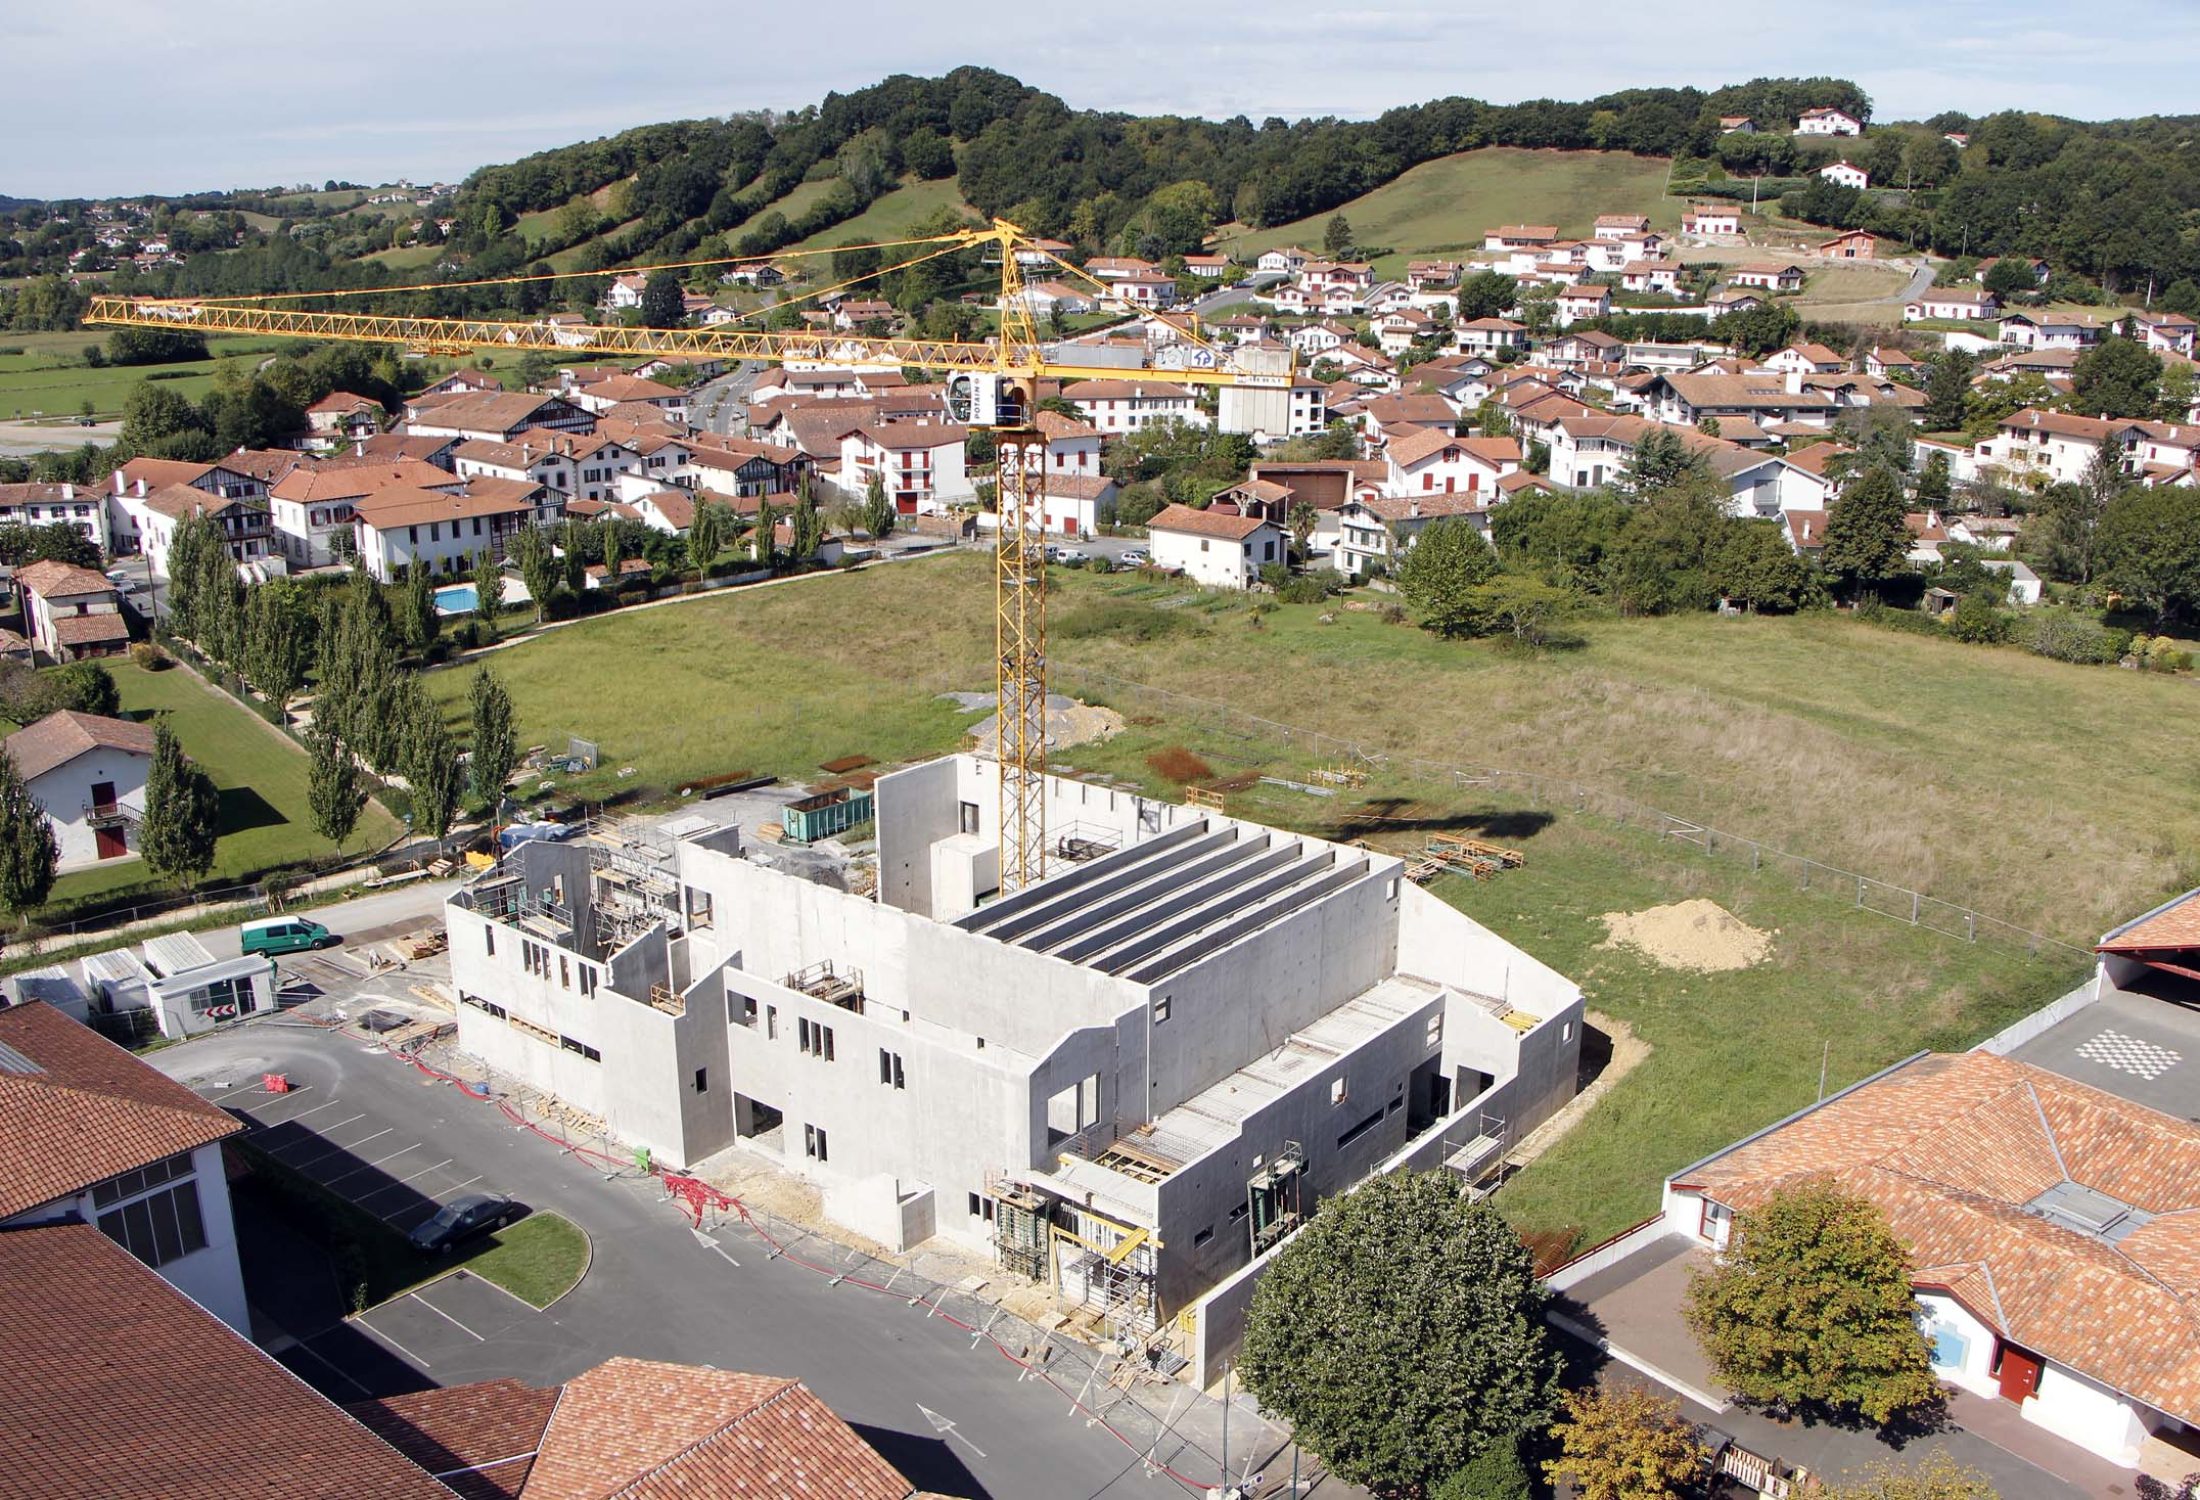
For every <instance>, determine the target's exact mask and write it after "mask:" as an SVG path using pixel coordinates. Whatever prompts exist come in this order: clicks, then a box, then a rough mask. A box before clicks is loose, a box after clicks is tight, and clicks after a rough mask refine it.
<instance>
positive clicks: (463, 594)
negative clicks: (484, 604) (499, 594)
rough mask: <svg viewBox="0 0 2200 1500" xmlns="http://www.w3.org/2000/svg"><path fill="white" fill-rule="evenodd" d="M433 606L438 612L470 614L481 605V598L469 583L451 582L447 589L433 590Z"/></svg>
mask: <svg viewBox="0 0 2200 1500" xmlns="http://www.w3.org/2000/svg"><path fill="white" fill-rule="evenodd" d="M435 607H436V612H437V613H438V614H445V615H470V614H472V613H473V612H474V611H475V610H476V609H478V608H480V607H481V598H480V596H479V595H477V594H476V593H475V592H474V586H473V585H472V584H470V583H459V584H453V585H452V586H451V587H449V588H447V589H437V590H436V591H435Z"/></svg>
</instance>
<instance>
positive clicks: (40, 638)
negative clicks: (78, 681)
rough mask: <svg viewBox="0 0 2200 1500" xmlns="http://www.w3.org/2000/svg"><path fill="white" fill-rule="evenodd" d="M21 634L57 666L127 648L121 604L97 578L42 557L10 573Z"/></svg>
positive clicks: (112, 589)
mask: <svg viewBox="0 0 2200 1500" xmlns="http://www.w3.org/2000/svg"><path fill="white" fill-rule="evenodd" d="M15 594H16V601H17V603H18V604H20V605H21V606H22V611H23V627H24V629H23V633H24V634H25V635H27V636H29V637H30V640H31V644H32V645H33V646H35V647H37V648H38V649H39V650H40V651H43V652H45V653H46V655H48V656H49V657H51V658H53V659H54V660H55V661H57V662H66V661H77V660H79V659H81V658H83V657H87V656H113V655H114V654H115V653H117V652H119V651H121V650H122V649H123V648H125V647H126V646H128V645H129V644H130V627H129V626H128V624H126V623H125V622H124V620H123V618H122V600H121V598H120V597H119V596H118V595H117V594H116V593H115V586H114V585H113V584H112V583H110V582H108V581H107V579H106V577H105V576H104V575H103V574H99V573H94V572H93V571H92V570H91V569H90V568H80V567H77V566H76V565H75V564H73V563H65V562H58V561H56V560H54V559H52V558H45V559H42V560H40V561H38V562H34V563H25V564H24V565H23V566H22V567H20V568H17V569H16V570H15Z"/></svg>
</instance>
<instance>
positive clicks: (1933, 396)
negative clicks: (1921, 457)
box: [1918, 349, 1971, 432]
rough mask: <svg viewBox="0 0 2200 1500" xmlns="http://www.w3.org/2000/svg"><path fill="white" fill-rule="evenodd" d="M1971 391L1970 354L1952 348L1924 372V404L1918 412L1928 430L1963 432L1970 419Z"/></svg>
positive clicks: (1919, 418) (1920, 419)
mask: <svg viewBox="0 0 2200 1500" xmlns="http://www.w3.org/2000/svg"><path fill="white" fill-rule="evenodd" d="M1970 394H1971V356H1970V355H1968V354H1966V353H1964V352H1963V351H1962V350H1960V349H1949V350H1947V351H1945V352H1943V353H1942V354H1941V355H1940V356H1939V357H1938V358H1937V359H1935V360H1934V361H1933V362H1932V365H1931V366H1930V368H1928V369H1927V371H1926V374H1925V405H1924V407H1923V408H1922V409H1921V410H1920V411H1919V413H1918V420H1919V421H1921V422H1922V423H1923V424H1924V426H1925V430H1926V431H1927V432H1960V431H1961V430H1962V429H1963V424H1964V422H1965V421H1966V420H1968V418H1969V415H1970V408H1969V406H1968V405H1967V404H1966V401H1967V398H1968V397H1969V396H1970Z"/></svg>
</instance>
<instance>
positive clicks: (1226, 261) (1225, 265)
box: [1184, 255, 1230, 281]
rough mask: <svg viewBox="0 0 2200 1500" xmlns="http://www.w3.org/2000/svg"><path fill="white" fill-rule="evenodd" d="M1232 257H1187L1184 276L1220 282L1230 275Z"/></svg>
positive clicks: (1185, 258)
mask: <svg viewBox="0 0 2200 1500" xmlns="http://www.w3.org/2000/svg"><path fill="white" fill-rule="evenodd" d="M1229 270H1230V257H1229V256H1227V255H1187V256H1185V257H1184V274H1185V275H1187V276H1198V277H1201V278H1203V279H1205V280H1208V281H1215V280H1219V279H1220V278H1221V277H1223V276H1226V275H1228V274H1229Z"/></svg>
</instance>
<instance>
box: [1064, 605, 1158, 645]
mask: <svg viewBox="0 0 2200 1500" xmlns="http://www.w3.org/2000/svg"><path fill="white" fill-rule="evenodd" d="M1190 626H1191V621H1189V620H1187V619H1185V618H1184V616H1183V615H1182V614H1180V613H1176V612H1172V611H1170V610H1165V609H1155V608H1153V607H1152V606H1150V605H1145V604H1138V603H1134V602H1133V601H1131V600H1128V599H1109V600H1094V601H1092V602H1091V603H1087V604H1080V605H1079V606H1077V608H1075V609H1073V610H1071V611H1070V612H1069V613H1068V614H1066V615H1064V616H1062V618H1061V619H1059V620H1057V621H1054V622H1053V623H1052V624H1051V626H1050V627H1049V628H1050V629H1051V630H1052V631H1053V632H1054V634H1055V636H1056V637H1057V638H1067V639H1069V640H1082V639H1085V638H1088V637H1092V636H1106V637H1108V638H1109V639H1111V640H1121V641H1134V642H1140V643H1143V642H1146V641H1156V640H1160V639H1161V638H1162V637H1164V636H1169V635H1175V634H1177V633H1178V632H1180V631H1183V630H1185V629H1188V628H1190Z"/></svg>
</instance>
